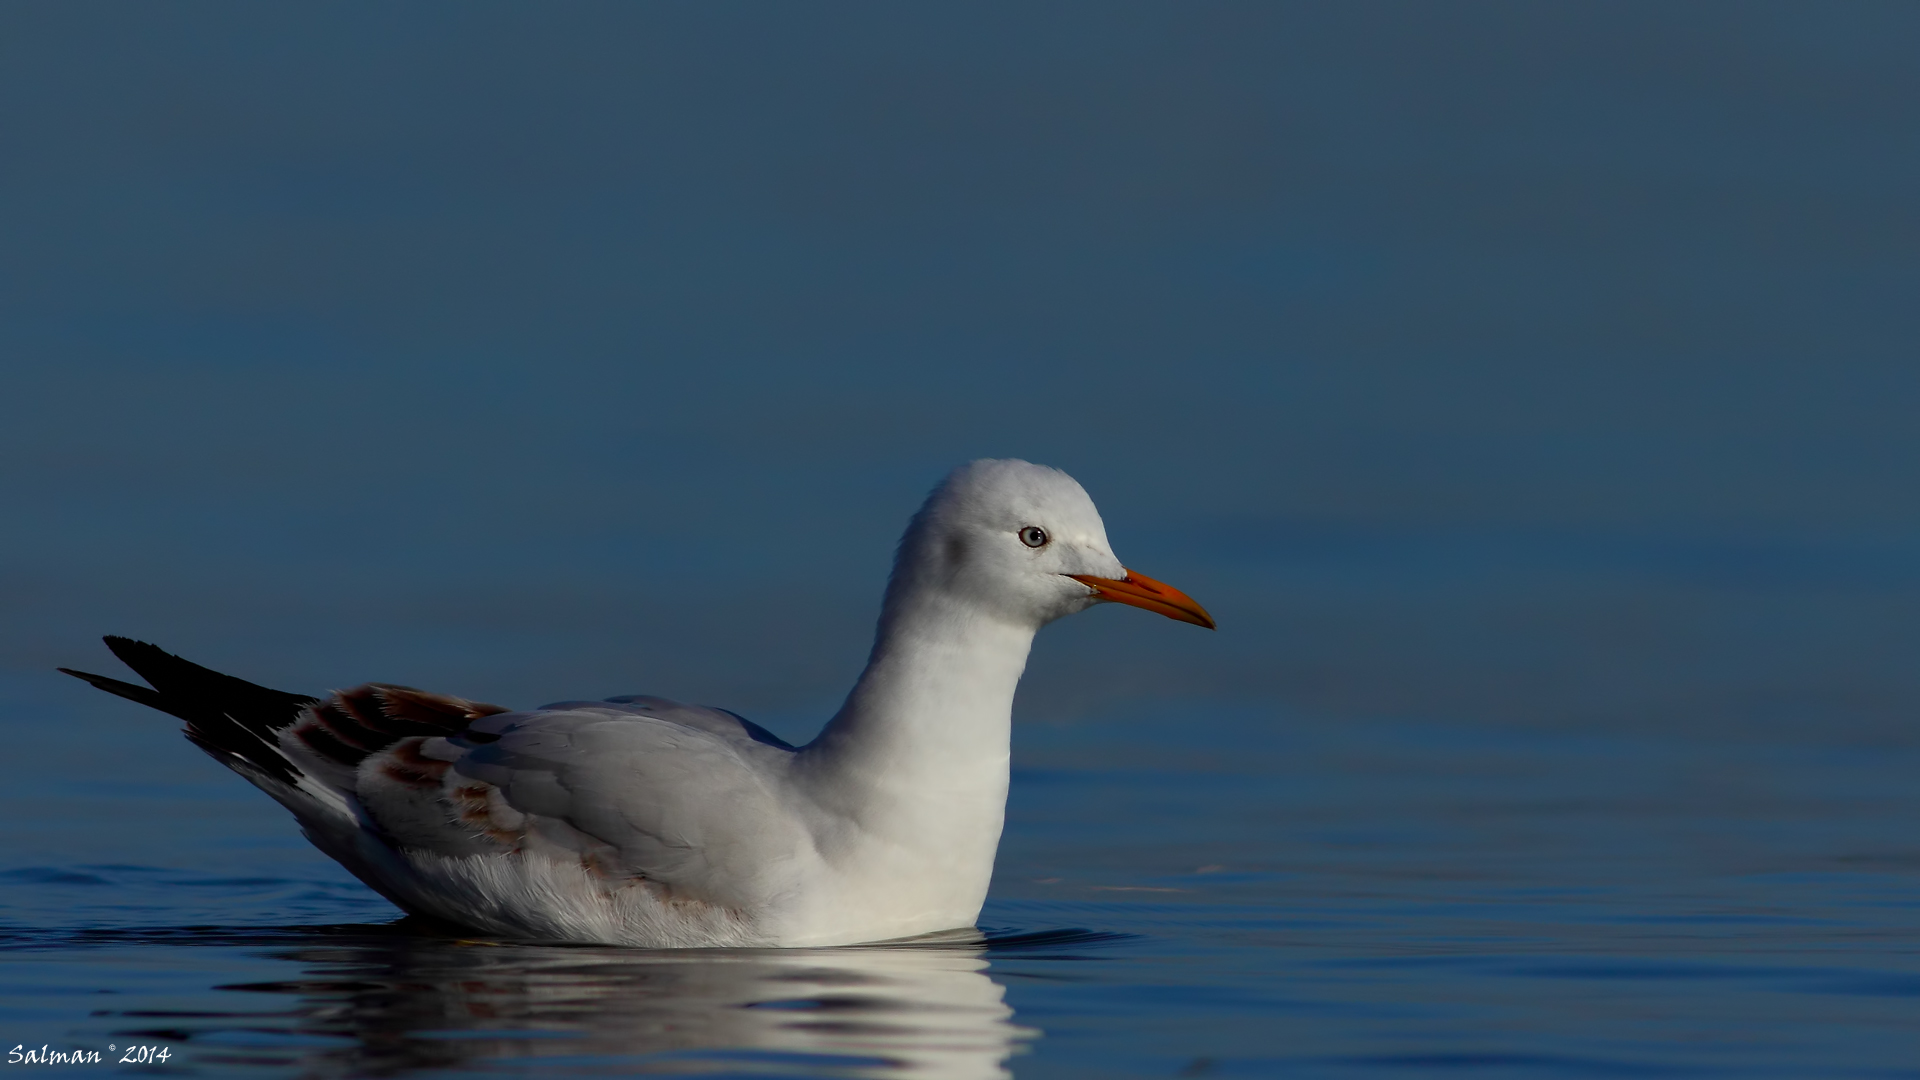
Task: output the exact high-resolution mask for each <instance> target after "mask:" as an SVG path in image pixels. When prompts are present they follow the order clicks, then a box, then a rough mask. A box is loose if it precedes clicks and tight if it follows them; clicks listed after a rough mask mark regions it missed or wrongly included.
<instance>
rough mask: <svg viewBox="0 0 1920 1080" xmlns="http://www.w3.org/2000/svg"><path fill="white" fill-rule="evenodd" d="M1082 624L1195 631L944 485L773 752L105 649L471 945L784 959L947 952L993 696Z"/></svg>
mask: <svg viewBox="0 0 1920 1080" xmlns="http://www.w3.org/2000/svg"><path fill="white" fill-rule="evenodd" d="M1102 601H1114V602H1117V603H1122V604H1131V605H1133V606H1134V607H1139V608H1145V609H1146V610H1148V611H1153V612H1158V613H1159V614H1162V615H1165V616H1167V617H1169V618H1173V619H1178V620H1180V621H1182V622H1189V623H1194V624H1196V625H1199V626H1204V627H1208V628H1210V629H1211V628H1212V627H1213V619H1212V617H1210V616H1209V615H1208V614H1207V613H1206V611H1205V610H1203V609H1202V608H1201V607H1200V605H1199V604H1197V603H1195V602H1194V601H1193V600H1192V599H1191V598H1189V597H1188V596H1187V595H1186V594H1184V593H1182V592H1180V591H1179V590H1177V589H1174V588H1172V587H1170V586H1167V585H1163V584H1161V583H1160V582H1157V581H1154V580H1153V579H1151V578H1148V577H1145V576H1143V575H1140V574H1136V573H1133V572H1131V571H1129V570H1127V569H1126V568H1125V567H1124V566H1122V565H1120V560H1119V559H1118V558H1115V557H1114V554H1113V550H1112V548H1111V547H1109V546H1108V544H1107V532H1106V526H1105V525H1104V524H1102V523H1101V521H1100V513H1099V511H1097V510H1095V509H1094V506H1093V500H1092V499H1090V498H1088V497H1087V493H1086V492H1085V491H1084V490H1083V489H1082V488H1081V487H1080V485H1079V484H1078V483H1076V482H1075V481H1074V480H1073V478H1072V477H1070V476H1068V475H1067V474H1066V473H1063V472H1061V471H1059V470H1058V469H1051V468H1046V467H1044V466H1040V465H1033V464H1030V463H1028V462H1025V461H1017V460H986V461H976V462H973V463H971V464H969V465H963V466H961V467H960V468H958V469H956V470H954V471H953V473H952V474H951V475H949V476H948V477H947V478H946V480H945V481H943V482H942V483H941V484H940V486H939V487H938V488H935V489H934V491H933V494H931V495H930V496H928V498H927V501H926V503H925V504H924V505H923V506H922V507H921V508H920V511H919V513H917V514H915V515H914V517H913V520H912V522H911V523H910V524H909V525H908V526H907V531H906V535H905V536H904V537H902V538H901V541H900V549H899V552H898V554H897V555H896V557H895V559H894V566H893V576H892V578H891V579H890V580H889V581H888V583H887V593H886V601H885V604H884V606H883V608H882V610H881V613H880V626H879V630H878V632H877V633H876V635H875V639H874V645H873V652H872V654H871V655H870V657H869V658H868V661H867V667H866V670H865V671H863V672H862V673H861V675H860V680H859V681H858V682H857V683H855V684H854V687H853V691H852V692H851V693H849V694H848V695H847V700H846V704H845V705H843V706H841V708H840V711H839V712H838V713H836V714H835V715H834V717H833V719H832V720H831V721H829V722H828V723H827V725H826V727H825V729H824V730H822V731H821V733H820V735H819V737H818V738H816V739H814V740H813V741H812V742H810V743H808V744H807V745H805V746H802V747H794V746H791V745H789V744H787V743H786V742H784V741H782V740H780V739H779V738H777V737H775V736H774V735H773V734H772V733H770V732H768V731H767V730H766V729H764V728H762V727H760V726H759V725H757V724H754V723H752V722H750V721H748V720H745V719H743V718H741V717H739V716H736V715H734V714H733V713H730V712H726V711H724V710H720V709H710V708H705V707H703V706H698V705H682V704H679V703H677V702H672V701H668V700H666V699H664V698H657V697H622V698H612V699H609V700H607V701H567V702H561V703H559V704H556V705H548V706H546V707H545V708H541V709H534V710H530V711H527V712H510V711H508V710H506V709H504V708H502V707H500V706H498V705H485V704H481V703H478V702H473V701H467V700H464V699H462V698H456V697H447V696H444V695H440V694H430V693H426V692H424V691H421V690H414V689H411V688H409V687H404V686H392V685H387V684H383V683H369V684H367V685H365V686H359V687H355V688H354V689H351V690H342V691H340V692H338V693H335V694H333V695H332V696H330V697H328V698H326V699H325V700H321V699H317V698H311V697H306V696H304V695H300V694H289V693H283V692H281V691H278V690H269V689H267V688H265V687H261V686H255V685H254V684H252V683H248V682H243V681H241V680H240V679H236V678H234V677H232V676H230V675H222V674H220V673H218V672H215V671H210V670H208V669H206V668H203V667H200V666H198V665H196V664H191V663H188V662H187V661H185V660H182V659H180V658H179V657H176V656H173V655H170V654H168V653H166V652H163V651H161V650H160V649H158V648H156V647H154V646H152V645H148V644H146V643H144V642H138V641H132V640H129V639H127V638H120V637H109V638H107V639H106V641H107V645H108V647H109V648H111V649H112V650H113V652H114V655H116V656H118V657H119V658H120V659H121V660H122V661H124V662H125V663H126V664H127V666H129V667H131V668H133V670H134V671H136V672H138V673H139V674H140V675H141V676H142V677H143V678H145V679H146V680H147V682H149V683H151V684H152V688H151V689H149V688H148V687H145V686H136V685H134V684H132V683H126V682H121V681H119V680H117V679H110V678H107V677H105V676H101V675H90V674H87V673H85V672H80V671H71V670H68V669H66V668H62V669H61V670H62V671H66V673H67V674H69V675H74V676H77V677H78V678H81V679H85V680H86V681H88V682H90V683H92V684H93V685H94V686H97V687H99V688H100V689H102V690H106V691H108V692H110V693H114V694H118V695H120V696H121V697H124V698H129V699H131V700H133V701H137V702H140V703H141V704H143V705H150V706H152V707H153V708H156V709H159V710H162V711H163V712H168V713H171V714H173V715H174V716H177V717H179V718H181V719H182V720H185V721H186V730H185V734H186V736H187V738H188V739H190V740H192V741H193V743H194V744H195V745H197V746H199V747H200V748H201V749H202V750H205V751H206V752H207V753H209V754H211V755H213V757H215V758H216V759H218V760H219V761H221V762H222V763H224V764H225V765H227V766H228V767H229V768H231V769H233V770H234V771H235V772H237V773H239V774H240V775H242V776H244V777H246V778H247V779H248V780H251V781H252V782H253V783H254V784H255V785H257V786H258V787H259V788H260V789H261V790H263V791H265V792H266V793H267V794H269V795H271V796H273V797H274V798H275V799H277V800H279V802H280V804H281V805H283V806H285V807H286V808H287V809H288V810H291V811H292V812H293V815H294V817H295V818H297V819H299V822H300V827H301V830H302V831H303V832H304V833H305V834H306V836H307V838H308V839H310V840H312V841H313V843H314V845H315V846H316V847H318V848H319V849H320V850H321V851H324V852H326V853H327V854H328V855H330V856H332V857H333V858H335V859H337V860H339V861H340V863H341V864H342V865H344V866H345V867H346V868H347V869H349V870H351V871H353V873H354V874H355V875H356V876H358V877H359V878H360V880H362V881H364V882H366V883H367V884H368V885H369V886H371V887H372V888H374V889H375V890H377V891H378V892H379V893H380V894H381V895H383V896H385V897H387V898H388V899H389V900H392V901H393V902H394V903H395V904H397V905H399V906H400V907H401V908H402V909H404V910H406V911H408V912H412V913H414V914H419V915H425V916H429V917H432V918H435V919H439V920H442V921H444V922H448V923H452V924H454V925H456V926H459V927H463V928H466V929H468V930H469V931H472V932H477V933H479V934H483V935H487V936H490V937H492V938H495V939H498V940H505V941H517V942H537V943H580V944H603V945H624V946H632V947H639V948H683V947H704V946H811V945H847V944H855V943H860V942H872V941H882V940H892V939H897V938H906V937H914V936H918V935H922V934H927V933H932V932H936V931H942V930H953V929H958V928H964V927H971V926H972V925H973V924H974V920H975V919H976V918H978V916H979V914H980V905H981V903H982V902H983V901H984V900H985V899H986V895H987V882H988V879H989V878H990V877H991V876H992V873H993V857H994V850H995V848H997V847H998V846H999V843H1000V830H1001V825H1002V823H1003V821H1004V819H1005V816H1006V804H1007V761H1008V757H1009V738H1010V734H1011V719H1012V708H1013V691H1014V686H1015V684H1016V683H1018V682H1019V680H1020V674H1021V672H1022V671H1023V670H1024V669H1025V668H1026V663H1027V652H1028V649H1029V647H1030V646H1031V645H1032V643H1033V635H1034V634H1035V632H1037V631H1038V630H1039V629H1040V628H1041V627H1042V626H1044V625H1046V624H1047V623H1050V622H1052V621H1053V620H1055V619H1058V618H1060V617H1061V616H1063V615H1071V614H1073V613H1074V612H1077V611H1083V610H1085V609H1086V608H1089V607H1091V606H1093V605H1094V604H1097V603H1100V602H1102Z"/></svg>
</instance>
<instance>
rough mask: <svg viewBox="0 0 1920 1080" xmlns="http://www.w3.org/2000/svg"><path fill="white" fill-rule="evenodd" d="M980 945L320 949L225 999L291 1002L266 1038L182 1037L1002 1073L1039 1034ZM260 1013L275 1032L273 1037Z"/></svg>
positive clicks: (314, 1070)
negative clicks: (291, 973)
mask: <svg viewBox="0 0 1920 1080" xmlns="http://www.w3.org/2000/svg"><path fill="white" fill-rule="evenodd" d="M979 944H980V943H979V941H978V939H977V938H975V939H973V940H970V941H955V942H952V943H938V942H924V941H923V942H916V943H914V944H911V945H902V946H892V947H879V946H873V947H864V948H841V949H809V950H798V949H789V950H771V949H770V950H718V949H716V950H685V951H661V952H642V951H635V950H622V949H598V948H535V947H524V946H495V945H485V944H474V943H464V942H455V941H449V940H445V939H435V938H430V937H418V936H412V935H404V934H396V935H393V936H367V937H359V938H358V939H357V940H353V941H351V942H350V943H335V942H333V941H327V940H325V939H321V940H319V941H316V942H315V943H314V944H311V945H300V946H296V947H294V948H291V949H280V950H275V952H274V955H275V956H276V957H278V958H281V959H286V960H292V961H296V962H299V963H301V964H302V965H304V966H305V970H304V971H303V972H302V978H300V979H298V980H292V981H282V982H270V983H250V984H244V985H236V986H228V987H224V988H223V989H226V990H230V991H241V992H246V993H253V994H274V995H285V996H286V998H287V999H289V1002H290V1008H286V1009H285V1010H284V1011H283V1010H282V1009H280V1008H269V1009H266V1010H260V1011H258V1012H256V1011H254V1010H252V1009H250V1008H249V1009H247V1010H245V1012H247V1013H250V1014H251V1015H249V1016H247V1018H246V1022H247V1025H248V1026H247V1029H246V1030H247V1031H249V1032H251V1033H252V1034H254V1035H255V1036H266V1038H265V1039H264V1040H258V1041H256V1040H255V1039H248V1038H244V1037H242V1038H233V1037H231V1036H229V1037H226V1038H223V1037H222V1035H223V1034H227V1033H223V1032H219V1031H216V1030H209V1029H208V1028H207V1027H203V1026H201V1025H199V1024H194V1025H190V1026H191V1027H192V1028H194V1030H193V1031H192V1036H193V1042H194V1044H195V1045H196V1046H198V1047H200V1048H201V1049H200V1052H199V1053H197V1054H196V1055H195V1058H196V1059H197V1060H200V1061H202V1062H205V1063H207V1064H215V1063H219V1062H222V1061H223V1060H224V1061H225V1062H226V1063H230V1064H241V1063H242V1062H243V1061H244V1062H250V1063H254V1064H259V1065H266V1064H269V1063H270V1062H271V1063H275V1064H296V1063H297V1064H298V1065H299V1066H301V1067H303V1071H305V1072H308V1073H311V1074H354V1075H365V1074H369V1073H372V1074H381V1075H391V1074H394V1073H400V1072H407V1071H411V1070H415V1069H433V1068H448V1067H459V1066H463V1065H465V1066H473V1065H480V1064H482V1063H483V1062H490V1063H491V1068H490V1069H489V1071H492V1070H493V1069H497V1068H499V1067H501V1066H505V1067H507V1068H509V1069H512V1068H514V1067H516V1066H517V1067H521V1068H527V1069H541V1070H543V1071H544V1069H546V1068H564V1069H565V1071H567V1072H569V1073H577V1072H587V1073H592V1072H635V1071H640V1072H649V1073H712V1072H721V1071H726V1072H732V1073H737V1072H739V1071H741V1070H743V1069H744V1070H746V1071H750V1072H753V1073H755V1074H762V1073H771V1072H777V1073H780V1074H782V1075H801V1076H854V1077H896V1076H897V1077H968V1078H972V1077H999V1076H1006V1075H1009V1074H1008V1073H1007V1070H1006V1068H1005V1064H1004V1063H1005V1061H1006V1059H1007V1058H1008V1056H1010V1055H1011V1054H1013V1053H1015V1052H1016V1050H1017V1049H1018V1047H1019V1046H1020V1044H1021V1043H1022V1042H1023V1041H1024V1040H1026V1039H1029V1038H1032V1037H1033V1036H1035V1035H1036V1034H1038V1033H1037V1032H1035V1031H1033V1030H1031V1029H1027V1028H1022V1027H1018V1026H1016V1025H1014V1024H1013V1023H1012V1022H1011V1020H1012V1015H1013V1010H1012V1009H1010V1008H1009V1007H1008V1006H1007V1005H1006V1003H1005V1002H1004V1001H1003V1000H1002V997H1003V994H1004V991H1003V989H1002V987H1001V986H999V985H998V984H997V983H995V982H994V981H993V980H991V979H989V978H988V977H987V976H986V974H985V973H984V972H985V969H986V967H987V962H986V960H985V959H984V957H983V954H982V950H981V949H980V948H979ZM262 1012H265V1013H269V1014H271V1015H272V1016H273V1018H274V1020H276V1021H279V1023H273V1024H271V1025H270V1026H271V1031H263V1030H262V1027H261V1025H260V1021H261V1020H262V1019H264V1017H262V1016H261V1013H262ZM228 1031H229V1032H231V1031H232V1029H228ZM181 1034H186V1032H182V1033H181ZM273 1036H279V1038H274V1037H273ZM288 1036H293V1037H295V1039H294V1040H293V1041H297V1042H304V1043H306V1044H307V1045H306V1046H302V1047H299V1048H298V1049H295V1048H294V1047H293V1046H289V1045H288V1041H286V1040H287V1037H288ZM316 1036H318V1037H321V1038H319V1039H316V1038H315V1037H316ZM326 1036H335V1037H341V1038H344V1039H346V1040H351V1041H350V1042H346V1043H334V1042H333V1041H332V1040H329V1039H326V1038H325V1037H326ZM261 1041H264V1042H266V1043H268V1044H270V1045H268V1046H262V1045H261ZM222 1042H224V1043H227V1044H228V1045H229V1046H232V1045H233V1044H234V1043H236V1042H238V1043H242V1044H245V1043H251V1044H252V1045H247V1046H246V1047H245V1050H244V1051H241V1052H240V1053H237V1054H233V1055H231V1056H230V1055H228V1054H225V1053H223V1052H220V1051H213V1050H212V1049H211V1047H210V1046H209V1044H210V1043H222ZM316 1042H319V1043H324V1044H327V1045H322V1046H316V1045H314V1043H316ZM273 1043H278V1045H271V1044H273ZM234 1049H235V1050H239V1047H234ZM283 1055H284V1056H283Z"/></svg>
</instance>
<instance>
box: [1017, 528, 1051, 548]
mask: <svg viewBox="0 0 1920 1080" xmlns="http://www.w3.org/2000/svg"><path fill="white" fill-rule="evenodd" d="M1020 542H1021V543H1023V544H1025V545H1027V546H1028V547H1045V546H1046V544H1047V530H1045V529H1042V528H1040V527H1039V526H1038V525H1029V526H1027V527H1026V528H1024V529H1021V530H1020Z"/></svg>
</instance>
